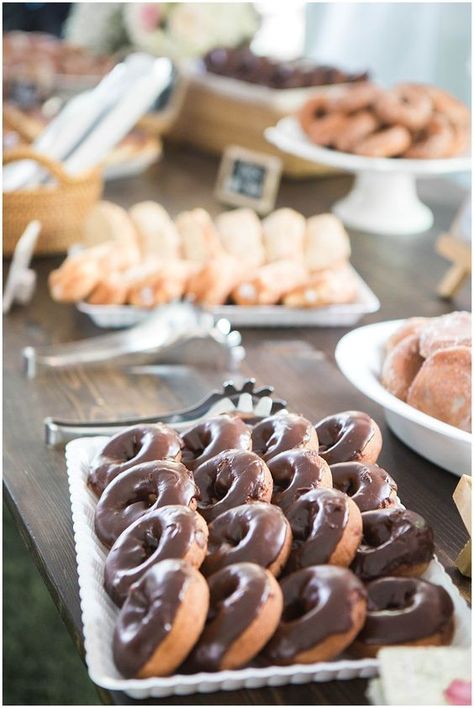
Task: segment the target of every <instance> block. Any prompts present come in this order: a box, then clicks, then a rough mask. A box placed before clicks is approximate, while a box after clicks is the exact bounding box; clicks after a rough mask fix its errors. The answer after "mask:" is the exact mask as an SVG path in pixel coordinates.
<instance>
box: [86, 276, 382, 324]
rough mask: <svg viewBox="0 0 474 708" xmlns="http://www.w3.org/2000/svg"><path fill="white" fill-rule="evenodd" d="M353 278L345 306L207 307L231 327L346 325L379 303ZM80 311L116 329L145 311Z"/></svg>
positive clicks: (118, 307)
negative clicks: (353, 297)
mask: <svg viewBox="0 0 474 708" xmlns="http://www.w3.org/2000/svg"><path fill="white" fill-rule="evenodd" d="M353 272H354V275H355V276H356V278H357V284H358V295H357V301H356V302H354V303H350V304H348V305H330V306H328V307H315V308H304V309H297V308H295V307H284V306H283V305H270V306H258V307H242V306H239V305H221V306H220V307H212V308H209V311H210V312H211V314H212V315H214V317H217V318H219V317H225V318H226V319H228V320H229V321H230V323H231V324H232V326H233V327H349V326H351V325H354V324H356V323H357V322H358V321H359V320H360V319H361V317H363V315H366V314H369V313H371V312H377V310H379V309H380V302H379V300H378V298H377V297H376V295H375V294H374V293H373V292H372V290H371V289H370V288H369V286H368V285H367V283H365V282H364V280H362V278H361V277H360V275H359V274H358V273H357V272H356V271H355V270H353ZM77 309H78V310H79V311H80V312H84V313H85V314H86V315H88V316H89V317H90V318H91V320H92V321H93V322H94V324H95V325H96V326H97V327H102V328H106V329H112V328H114V329H116V328H121V327H130V326H132V325H134V324H137V323H138V322H141V321H142V320H143V319H144V318H145V317H146V316H147V315H148V314H149V312H150V311H149V310H146V309H144V308H141V307H135V306H133V305H89V304H88V303H87V302H80V303H78V305H77Z"/></svg>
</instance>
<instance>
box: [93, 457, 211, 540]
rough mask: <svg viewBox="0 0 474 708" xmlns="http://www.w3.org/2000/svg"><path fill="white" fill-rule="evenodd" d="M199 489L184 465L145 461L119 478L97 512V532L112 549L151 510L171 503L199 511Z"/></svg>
mask: <svg viewBox="0 0 474 708" xmlns="http://www.w3.org/2000/svg"><path fill="white" fill-rule="evenodd" d="M197 495H198V490H197V487H196V485H195V483H194V480H193V478H192V475H191V472H190V471H189V470H187V469H186V467H185V466H184V465H182V464H181V463H180V462H171V461H170V460H158V461H156V462H144V463H143V464H142V465H137V466H136V467H132V468H131V469H129V470H126V471H125V472H122V474H121V475H119V476H118V477H116V478H115V479H114V480H113V481H112V482H111V483H110V484H109V485H108V486H107V487H106V489H105V491H104V493H103V494H102V496H101V498H100V499H99V501H98V502H97V506H96V509H95V532H96V534H97V536H98V538H99V539H100V540H101V541H102V543H103V544H104V545H105V546H107V547H108V548H110V547H111V546H112V545H113V544H114V543H115V541H116V540H117V538H118V537H119V536H120V534H121V533H122V532H123V531H124V530H125V529H126V528H127V526H130V524H132V523H133V522H134V521H136V520H137V519H139V518H140V517H142V516H143V515H144V514H146V513H147V512H148V511H154V510H155V509H159V508H160V507H162V506H167V505H168V504H182V505H183V506H190V507H191V509H195V508H196V498H197Z"/></svg>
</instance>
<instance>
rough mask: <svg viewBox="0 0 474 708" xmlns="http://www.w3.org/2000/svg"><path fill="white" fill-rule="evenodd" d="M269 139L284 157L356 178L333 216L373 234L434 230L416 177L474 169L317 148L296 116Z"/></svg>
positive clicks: (464, 162) (452, 162) (463, 160)
mask: <svg viewBox="0 0 474 708" xmlns="http://www.w3.org/2000/svg"><path fill="white" fill-rule="evenodd" d="M265 137H266V139H267V140H268V141H269V142H270V143H272V144H273V145H276V147H278V148H279V149H280V150H283V152H288V153H290V154H292V155H297V156H298V157H302V158H304V159H305V160H309V161H311V162H317V163H319V164H323V165H328V166H331V167H336V168H339V169H342V170H345V171H347V172H354V173H355V175H356V179H355V182H354V185H353V187H352V190H351V192H350V193H349V194H348V195H347V196H346V197H344V198H343V199H341V200H340V201H338V202H336V203H335V204H334V205H333V207H332V210H333V212H334V213H335V214H336V215H337V216H338V217H339V218H340V219H342V221H343V222H344V223H345V224H346V225H347V226H349V227H352V228H354V229H359V230H361V231H368V232H369V233H378V234H388V235H405V234H414V233H419V232H421V231H426V230H427V229H429V228H430V226H431V225H432V224H433V213H432V212H431V210H430V209H428V207H427V206H426V205H425V204H422V202H421V201H420V200H419V198H418V195H417V191H416V177H422V176H424V177H434V176H436V175H442V174H448V173H451V172H468V171H469V170H470V168H471V160H470V158H469V157H452V158H446V159H442V160H405V159H402V158H400V159H396V158H385V157H362V156H360V155H351V154H349V153H344V152H337V151H336V150H329V149H327V148H324V147H320V146H319V145H314V144H313V143H311V142H310V141H309V140H308V138H307V137H306V135H305V134H304V132H303V131H302V129H301V128H300V125H299V123H298V121H297V120H296V118H294V117H292V116H289V117H288V118H282V120H280V121H278V123H277V125H276V126H274V127H272V128H267V130H266V131H265Z"/></svg>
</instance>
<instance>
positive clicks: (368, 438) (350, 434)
mask: <svg viewBox="0 0 474 708" xmlns="http://www.w3.org/2000/svg"><path fill="white" fill-rule="evenodd" d="M315 428H316V433H317V436H318V440H319V454H320V455H321V457H322V458H324V459H325V460H326V462H327V463H328V465H330V466H331V465H335V464H336V463H337V462H352V461H355V462H366V463H369V464H373V463H374V462H377V458H378V456H379V454H380V450H381V449H382V434H381V432H380V429H379V426H378V425H377V423H376V422H375V421H374V420H372V418H370V416H368V415H367V413H361V412H360V411H344V412H343V413H336V414H335V415H330V416H328V417H327V418H324V419H323V420H321V421H320V422H319V423H316V426H315Z"/></svg>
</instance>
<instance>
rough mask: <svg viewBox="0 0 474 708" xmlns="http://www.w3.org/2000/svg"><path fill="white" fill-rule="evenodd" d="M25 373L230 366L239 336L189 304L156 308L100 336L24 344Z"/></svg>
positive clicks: (239, 351)
mask: <svg viewBox="0 0 474 708" xmlns="http://www.w3.org/2000/svg"><path fill="white" fill-rule="evenodd" d="M22 355H23V361H24V365H25V372H26V375H27V377H28V378H34V377H35V376H37V374H38V373H39V372H40V371H41V370H49V369H63V368H67V367H70V366H94V365H95V366H97V365H101V364H104V363H109V362H113V363H115V364H119V365H127V364H130V365H134V366H135V365H137V364H151V363H157V362H160V361H161V362H163V361H167V362H168V363H170V362H172V363H173V364H177V363H179V364H186V363H187V364H190V365H199V364H201V365H213V366H220V367H222V368H234V367H235V366H236V365H237V364H238V363H239V362H240V361H241V360H242V358H243V357H244V355H245V351H244V349H243V347H242V346H241V336H240V333H239V332H237V331H232V330H231V326H230V323H229V321H228V320H225V319H220V320H216V319H215V318H214V317H213V316H212V315H211V314H209V313H206V312H203V311H201V310H199V309H197V308H196V307H194V306H193V305H191V304H190V303H175V304H171V305H166V306H162V307H159V308H158V309H157V310H156V311H155V312H153V313H151V314H150V315H149V317H147V318H146V319H145V320H144V321H143V322H140V323H139V324H137V325H136V326H135V327H131V328H130V329H127V330H124V331H122V332H115V333H113V334H106V335H102V336H99V337H91V338H89V339H84V340H80V341H78V342H68V343H67V344H59V345H53V346H44V347H25V348H24V349H23V352H22Z"/></svg>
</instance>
